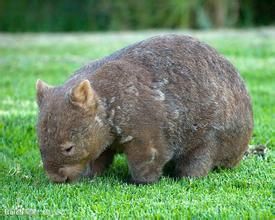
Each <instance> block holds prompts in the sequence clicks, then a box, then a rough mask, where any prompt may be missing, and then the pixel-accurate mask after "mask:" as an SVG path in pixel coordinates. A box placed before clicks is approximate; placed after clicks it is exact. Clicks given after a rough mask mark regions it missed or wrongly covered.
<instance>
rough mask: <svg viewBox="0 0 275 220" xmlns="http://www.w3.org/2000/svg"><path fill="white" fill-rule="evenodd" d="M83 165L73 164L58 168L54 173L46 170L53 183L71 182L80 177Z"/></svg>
mask: <svg viewBox="0 0 275 220" xmlns="http://www.w3.org/2000/svg"><path fill="white" fill-rule="evenodd" d="M84 168H85V166H82V165H73V166H66V167H62V168H59V169H58V170H57V172H56V173H52V172H50V171H47V174H48V177H49V178H50V180H51V181H53V182H55V183H65V182H66V183H68V182H73V181H75V180H77V179H78V177H80V175H81V173H82V172H83V170H84Z"/></svg>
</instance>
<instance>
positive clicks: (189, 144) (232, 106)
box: [71, 35, 253, 166]
mask: <svg viewBox="0 0 275 220" xmlns="http://www.w3.org/2000/svg"><path fill="white" fill-rule="evenodd" d="M114 61H125V62H127V63H128V64H129V65H131V64H133V68H134V66H139V67H141V69H144V70H145V71H144V72H142V71H141V72H138V73H132V74H136V75H139V74H140V75H142V74H146V73H147V74H150V82H148V83H149V87H150V89H151V91H152V92H153V93H154V94H155V97H154V98H155V100H157V101H160V102H161V103H162V104H161V105H162V107H163V108H164V109H165V110H164V111H165V112H163V114H162V115H166V118H165V119H161V120H163V128H162V129H163V131H164V132H163V133H164V134H165V135H166V136H167V139H168V140H169V145H171V146H172V147H173V148H174V149H175V150H177V151H178V154H177V155H180V154H182V153H184V152H185V151H188V149H193V148H194V147H195V146H198V145H200V144H202V143H201V139H204V140H206V139H209V140H208V141H209V143H210V144H211V143H212V142H214V141H215V142H219V144H220V149H219V154H218V155H220V157H221V158H222V159H223V160H224V157H225V156H224V154H226V152H227V151H228V149H229V148H231V147H232V145H235V147H236V155H230V156H229V157H231V156H232V157H234V158H236V157H237V155H241V154H242V152H244V151H245V149H246V147H247V144H248V141H249V139H250V137H251V132H252V127H253V120H252V109H251V104H250V98H249V96H248V93H247V91H246V88H245V85H244V83H243V81H242V79H241V78H240V75H239V74H238V72H237V71H236V70H235V68H234V67H233V66H232V65H231V64H230V63H229V62H228V61H227V60H226V59H225V58H223V57H222V56H220V55H219V54H218V53H217V52H216V50H214V49H213V48H211V47H209V46H208V45H206V44H204V43H202V42H199V41H197V40H196V39H194V38H192V37H187V36H178V35H164V36H157V37H153V38H150V39H147V40H144V41H141V42H139V43H136V44H133V45H130V46H128V47H126V48H124V49H122V50H119V51H117V52H115V53H113V54H112V55H110V56H108V57H105V58H103V59H101V60H98V61H95V62H93V63H91V64H89V65H87V66H85V67H83V68H82V69H80V70H79V71H77V72H76V74H75V75H74V76H73V78H74V77H77V79H78V80H79V79H81V78H83V79H85V78H87V76H89V75H92V74H93V73H94V72H96V71H97V70H98V69H100V68H101V67H103V66H104V65H105V64H108V63H111V62H114ZM110 65H111V64H110ZM121 77H124V76H121ZM73 78H72V79H73ZM72 79H71V80H72ZM109 80H110V81H112V80H113V79H111V78H110V79H109ZM111 83H117V84H118V83H119V82H116V81H112V82H111ZM117 89H119V88H117ZM150 104H151V103H148V105H150ZM133 111H134V110H133ZM213 145H214V143H213ZM183 146H184V147H183ZM217 158H219V156H217ZM222 159H221V160H222ZM217 160H218V159H217ZM237 160H239V159H237ZM228 161H231V162H230V163H228V164H224V165H226V166H231V165H232V160H231V159H230V158H228ZM236 162H237V161H236Z"/></svg>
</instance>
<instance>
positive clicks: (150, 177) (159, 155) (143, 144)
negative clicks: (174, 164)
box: [125, 140, 172, 184]
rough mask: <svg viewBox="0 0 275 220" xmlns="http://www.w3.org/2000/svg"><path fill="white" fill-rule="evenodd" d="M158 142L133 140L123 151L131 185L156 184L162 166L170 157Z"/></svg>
mask: <svg viewBox="0 0 275 220" xmlns="http://www.w3.org/2000/svg"><path fill="white" fill-rule="evenodd" d="M161 145H162V144H161V143H159V141H153V140H150V141H144V140H142V141H141V140H133V141H132V142H131V143H130V144H129V145H128V146H127V147H126V149H125V153H126V155H127V159H128V167H129V170H130V173H131V181H130V182H131V183H134V184H147V183H153V182H156V181H157V180H158V179H159V178H160V176H161V174H162V170H163V167H164V165H165V164H166V163H167V161H169V160H170V159H171V157H172V154H169V153H168V152H165V151H166V150H165V146H164V144H163V147H161Z"/></svg>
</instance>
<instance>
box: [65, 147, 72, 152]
mask: <svg viewBox="0 0 275 220" xmlns="http://www.w3.org/2000/svg"><path fill="white" fill-rule="evenodd" d="M72 149H73V146H70V147H68V148H67V149H65V151H66V152H68V153H69V152H70V151H71V150H72Z"/></svg>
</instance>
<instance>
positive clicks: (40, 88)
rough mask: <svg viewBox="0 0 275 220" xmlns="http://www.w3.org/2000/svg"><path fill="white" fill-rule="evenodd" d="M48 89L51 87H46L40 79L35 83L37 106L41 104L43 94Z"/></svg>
mask: <svg viewBox="0 0 275 220" xmlns="http://www.w3.org/2000/svg"><path fill="white" fill-rule="evenodd" d="M50 87H51V86H49V85H47V84H46V83H45V82H43V81H42V80H40V79H38V80H37V81H36V99H37V104H38V106H40V104H41V103H42V100H43V98H44V97H45V92H46V91H47V90H49V88H50Z"/></svg>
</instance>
